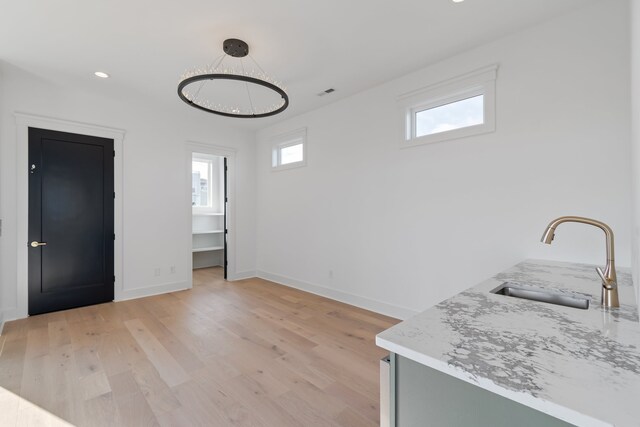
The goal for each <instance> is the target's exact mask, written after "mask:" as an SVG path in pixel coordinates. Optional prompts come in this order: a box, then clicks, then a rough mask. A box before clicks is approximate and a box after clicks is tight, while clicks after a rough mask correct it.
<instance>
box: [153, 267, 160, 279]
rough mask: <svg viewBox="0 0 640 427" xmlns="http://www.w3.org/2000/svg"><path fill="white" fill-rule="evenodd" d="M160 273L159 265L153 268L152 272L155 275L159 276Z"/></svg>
mask: <svg viewBox="0 0 640 427" xmlns="http://www.w3.org/2000/svg"><path fill="white" fill-rule="evenodd" d="M160 273H161V271H160V267H157V268H156V269H155V270H153V274H154V275H155V276H156V277H159V276H160Z"/></svg>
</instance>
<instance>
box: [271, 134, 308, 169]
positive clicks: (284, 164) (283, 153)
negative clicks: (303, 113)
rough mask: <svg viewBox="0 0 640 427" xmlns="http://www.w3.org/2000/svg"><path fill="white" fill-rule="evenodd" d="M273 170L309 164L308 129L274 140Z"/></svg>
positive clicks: (280, 136)
mask: <svg viewBox="0 0 640 427" xmlns="http://www.w3.org/2000/svg"><path fill="white" fill-rule="evenodd" d="M272 142H273V148H272V152H271V167H272V170H281V169H289V168H294V167H298V166H304V165H306V164H307V130H306V128H303V129H299V130H296V131H293V132H289V133H286V134H283V135H278V136H276V137H274V138H272Z"/></svg>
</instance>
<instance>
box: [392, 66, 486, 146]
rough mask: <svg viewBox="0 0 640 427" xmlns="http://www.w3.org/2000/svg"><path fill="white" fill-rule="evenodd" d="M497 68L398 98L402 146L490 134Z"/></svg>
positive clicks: (459, 77)
mask: <svg viewBox="0 0 640 427" xmlns="http://www.w3.org/2000/svg"><path fill="white" fill-rule="evenodd" d="M497 68H498V67H497V66H496V65H494V66H490V67H486V68H483V69H481V70H477V71H474V72H471V73H468V74H465V75H463V76H458V77H455V78H452V79H450V80H448V81H445V82H441V83H438V84H435V85H431V86H429V87H426V88H423V89H419V90H417V91H414V92H411V93H409V94H406V95H402V96H400V97H399V98H398V102H399V104H400V107H401V108H400V110H401V114H402V123H403V138H402V146H403V147H410V146H414V145H421V144H427V143H431V142H440V141H445V140H449V139H456V138H463V137H467V136H472V135H479V134H483V133H488V132H493V131H494V130H495V80H496V75H497Z"/></svg>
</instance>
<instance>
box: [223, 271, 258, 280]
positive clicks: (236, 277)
mask: <svg viewBox="0 0 640 427" xmlns="http://www.w3.org/2000/svg"><path fill="white" fill-rule="evenodd" d="M253 277H257V276H256V271H255V270H250V271H241V272H239V273H236V274H231V275H229V277H228V279H227V280H229V281H231V282H233V281H234V280H244V279H251V278H253Z"/></svg>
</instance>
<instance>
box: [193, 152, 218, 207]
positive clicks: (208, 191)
mask: <svg viewBox="0 0 640 427" xmlns="http://www.w3.org/2000/svg"><path fill="white" fill-rule="evenodd" d="M212 169H213V160H211V159H205V158H198V157H195V156H194V157H193V159H192V161H191V206H193V207H194V208H205V209H207V208H208V209H210V208H212V206H213V197H212V187H211V184H212V178H213V176H212V175H213V174H212Z"/></svg>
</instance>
